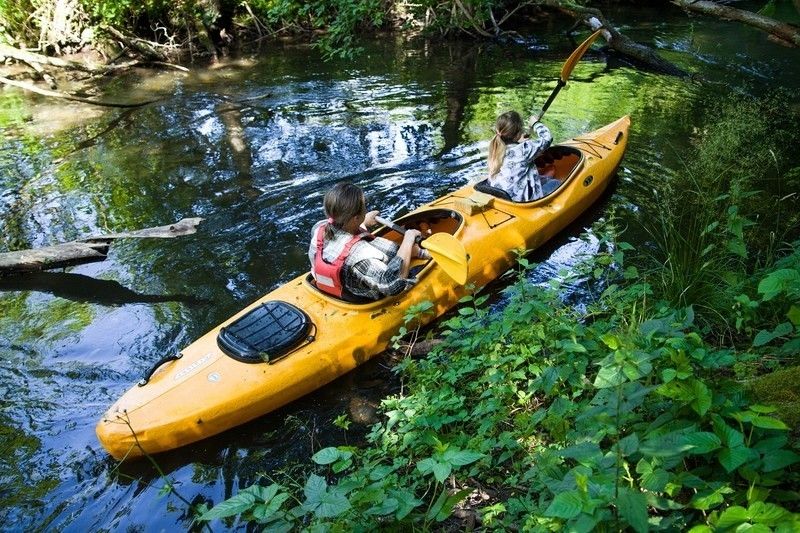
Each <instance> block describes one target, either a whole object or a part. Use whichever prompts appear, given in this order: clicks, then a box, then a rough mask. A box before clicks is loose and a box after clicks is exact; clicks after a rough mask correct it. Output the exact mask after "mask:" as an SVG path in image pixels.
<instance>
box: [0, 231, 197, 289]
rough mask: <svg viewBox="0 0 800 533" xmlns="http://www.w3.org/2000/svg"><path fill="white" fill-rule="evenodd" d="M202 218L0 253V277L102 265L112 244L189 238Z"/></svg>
mask: <svg viewBox="0 0 800 533" xmlns="http://www.w3.org/2000/svg"><path fill="white" fill-rule="evenodd" d="M202 220H203V219H202V218H198V217H195V218H184V219H182V220H180V221H178V222H176V223H174V224H170V225H169V226H159V227H156V228H145V229H140V230H136V231H125V232H121V233H111V234H108V235H97V236H91V237H86V238H84V239H78V240H75V241H70V242H65V243H62V244H56V245H53V246H45V247H43V248H36V249H32V250H19V251H16V252H5V253H0V275H4V274H16V273H23V272H36V271H39V270H47V269H51V268H62V267H66V266H72V265H79V264H82V263H91V262H94V261H102V260H103V259H105V258H106V254H107V253H108V248H109V246H111V243H112V241H114V240H116V239H127V238H139V239H141V238H161V239H167V238H172V237H180V236H183V235H191V234H192V233H195V232H196V231H197V225H198V224H200V222H202Z"/></svg>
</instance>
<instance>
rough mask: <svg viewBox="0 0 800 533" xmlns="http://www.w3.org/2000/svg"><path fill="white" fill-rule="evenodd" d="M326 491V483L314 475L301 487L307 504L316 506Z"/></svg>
mask: <svg viewBox="0 0 800 533" xmlns="http://www.w3.org/2000/svg"><path fill="white" fill-rule="evenodd" d="M327 491H328V483H327V482H326V481H325V479H324V478H321V477H320V476H318V475H316V474H311V475H310V476H308V479H307V480H306V485H305V487H303V494H305V496H306V500H308V502H307V503H309V504H310V505H316V504H318V503H319V502H320V501H322V497H323V496H324V495H325V493H326V492H327Z"/></svg>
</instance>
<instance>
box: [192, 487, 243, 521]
mask: <svg viewBox="0 0 800 533" xmlns="http://www.w3.org/2000/svg"><path fill="white" fill-rule="evenodd" d="M255 503H256V497H255V495H253V494H252V493H250V492H244V491H242V492H240V493H239V494H237V495H235V496H232V497H230V498H228V499H227V500H225V501H223V502H220V503H218V504H217V505H215V506H214V507H212V508H211V510H209V511H206V512H205V513H203V514H202V515H201V516H200V520H216V519H219V518H227V517H229V516H236V515H239V514H242V513H243V512H245V511H247V510H248V509H250V508H251V507H252V506H253V505H254V504H255Z"/></svg>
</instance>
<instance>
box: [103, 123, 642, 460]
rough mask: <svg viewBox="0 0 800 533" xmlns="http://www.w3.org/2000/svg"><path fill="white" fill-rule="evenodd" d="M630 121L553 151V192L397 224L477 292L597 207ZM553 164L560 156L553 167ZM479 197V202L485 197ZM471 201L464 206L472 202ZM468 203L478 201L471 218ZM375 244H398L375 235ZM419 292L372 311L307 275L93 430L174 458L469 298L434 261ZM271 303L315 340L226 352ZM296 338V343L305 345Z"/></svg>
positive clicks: (123, 449)
mask: <svg viewBox="0 0 800 533" xmlns="http://www.w3.org/2000/svg"><path fill="white" fill-rule="evenodd" d="M629 128H630V118H629V117H627V116H625V117H622V118H620V119H618V120H617V121H615V122H613V123H611V124H609V125H607V126H604V127H602V128H600V129H598V130H596V131H594V132H591V133H586V134H582V135H581V136H579V137H576V138H574V139H570V140H567V141H565V142H563V143H561V144H558V145H555V146H554V147H553V149H552V152H548V154H549V155H554V156H555V157H553V161H552V162H547V161H545V162H544V164H547V165H551V167H550V168H553V169H554V172H555V177H556V178H558V179H560V180H562V183H561V184H560V186H559V187H558V188H557V189H556V190H555V191H554V192H553V193H551V194H550V195H548V196H546V197H545V198H541V199H539V200H535V201H533V202H527V203H515V202H512V201H510V200H507V199H503V198H502V197H499V196H497V195H490V196H492V198H491V199H487V198H486V197H485V194H486V193H485V192H483V191H482V189H483V185H485V184H482V183H477V184H469V185H465V186H464V187H462V188H460V189H458V190H456V191H453V192H451V193H448V194H445V195H444V196H442V197H441V198H438V199H436V200H434V201H432V202H430V203H429V204H426V205H424V206H421V207H419V208H417V209H415V210H413V211H411V212H410V213H408V214H407V215H405V216H403V217H400V218H399V219H398V220H396V221H395V223H396V224H398V225H400V226H402V227H404V228H406V229H408V228H414V229H420V230H421V231H423V230H424V231H423V233H424V234H434V233H447V234H449V235H452V236H454V237H456V238H457V239H458V240H459V241H460V243H461V244H462V245H463V246H464V249H465V251H466V254H467V256H468V258H469V259H468V262H467V265H468V269H467V285H471V286H472V287H474V289H473V290H479V289H481V288H482V287H484V286H485V285H487V284H488V283H489V282H491V281H493V280H494V279H496V278H498V277H499V276H500V275H501V274H503V273H504V272H505V271H506V270H508V268H510V267H511V266H513V264H514V261H515V260H516V257H517V255H516V253H515V251H516V250H520V249H521V250H533V249H535V248H537V247H538V246H540V245H541V244H543V243H544V242H546V241H547V240H549V239H551V238H552V237H553V236H555V235H556V234H557V233H558V232H560V231H561V230H562V229H564V228H565V227H566V226H567V225H568V224H570V223H571V222H572V221H573V220H575V219H576V218H577V217H578V216H579V215H580V214H581V213H583V212H584V211H585V210H586V209H587V208H588V207H589V206H590V205H591V204H592V203H594V202H595V201H596V200H597V199H598V198H599V197H600V195H601V194H602V193H603V191H604V190H605V189H606V187H607V186H608V184H609V182H610V181H611V178H612V177H613V175H614V173H615V172H616V170H617V168H618V166H619V164H620V161H621V160H622V157H623V154H624V152H625V148H626V145H627V140H628V130H629ZM558 156H561V157H560V159H559V158H558ZM481 195H484V196H481ZM469 198H473V199H476V200H475V201H474V202H472V203H471V202H470V201H469V200H468V199H469ZM472 204H475V205H477V204H482V205H481V207H480V209H477V208H475V207H474V205H472ZM375 233H376V234H377V235H380V236H383V237H385V238H388V239H392V240H395V241H396V242H399V239H400V238H401V237H400V235H399V234H397V233H395V232H393V231H391V230H389V229H388V228H386V227H382V228H380V229H378V230H377V231H376V232H375ZM411 267H412V269H415V270H417V272H416V279H417V282H416V284H415V285H414V286H413V287H411V288H409V289H408V290H406V291H405V292H403V293H401V294H399V295H395V296H390V297H387V298H384V299H381V300H379V301H376V302H367V303H357V302H345V301H342V300H338V299H336V298H333V297H331V296H328V295H326V294H323V293H321V292H320V291H319V290H318V289H317V288H316V287H315V286H314V285H313V283H312V280H310V279H309V275H308V273H304V274H302V275H300V276H297V277H296V278H295V279H293V280H290V281H288V282H287V283H285V284H284V285H282V286H280V287H278V288H276V289H275V290H273V291H271V292H269V293H268V294H265V295H264V296H262V297H260V298H258V299H257V300H256V301H255V302H253V303H251V304H250V305H248V306H247V307H245V308H244V309H242V310H241V311H240V312H238V313H236V314H235V315H233V316H232V317H230V318H229V319H228V320H226V321H224V322H223V323H222V324H220V325H218V326H216V327H214V328H212V329H211V330H210V331H208V332H207V333H206V334H204V335H203V336H201V337H200V338H198V339H197V340H195V341H194V342H192V343H191V344H189V345H188V346H186V347H185V348H183V349H182V350H181V352H180V353H181V354H182V357H180V358H178V359H175V360H170V361H168V362H166V363H164V364H163V365H161V366H160V367H159V368H157V369H155V371H154V372H153V373H152V376H151V377H150V380H149V382H148V383H147V384H146V385H145V386H142V387H138V386H136V385H134V386H133V387H131V388H130V389H129V390H128V391H127V392H126V393H125V394H123V395H122V396H121V397H120V398H119V399H118V400H117V401H116V402H114V404H113V405H112V406H111V407H110V408H109V409H108V411H107V412H106V413H105V414H104V415H103V417H101V419H100V421H99V422H98V424H97V428H96V431H97V436H98V439H99V440H100V443H101V444H102V446H103V447H104V448H105V449H106V450H107V451H108V452H109V453H110V454H111V455H112V456H113V457H115V458H117V459H121V458H123V457H136V456H141V455H143V454H144V453H145V452H146V453H148V454H152V453H158V452H163V451H167V450H171V449H175V448H178V447H181V446H184V445H187V444H190V443H192V442H197V441H199V440H202V439H204V438H207V437H210V436H212V435H215V434H218V433H221V432H223V431H225V430H228V429H230V428H233V427H235V426H237V425H240V424H243V423H245V422H248V421H250V420H253V419H255V418H258V417H259V416H262V415H264V414H267V413H269V412H271V411H274V410H276V409H278V408H280V407H283V406H284V405H286V404H288V403H290V402H291V401H293V400H296V399H298V398H300V397H301V396H304V395H306V394H308V393H310V392H312V391H314V390H316V389H318V388H319V387H321V386H323V385H325V384H327V383H330V382H331V381H333V380H334V379H336V378H338V377H340V376H342V375H343V374H345V373H347V372H349V371H350V370H352V369H354V368H355V367H356V366H358V365H360V364H362V363H364V362H365V361H367V360H368V359H370V358H371V357H373V356H375V355H376V354H378V353H380V352H382V351H384V350H385V349H386V348H387V347H388V346H389V344H390V342H391V338H392V336H393V335H395V333H396V332H397V331H398V330H399V328H400V327H401V326H402V325H403V324H404V319H405V314H406V311H407V310H408V309H409V308H411V307H412V306H415V305H418V304H420V303H422V302H430V303H431V304H432V306H431V308H430V310H429V311H430V312H429V313H428V314H425V315H424V316H421V317H420V322H421V323H422V324H423V325H424V324H427V323H429V322H431V321H433V320H435V319H436V318H438V317H439V316H441V315H442V314H444V313H445V312H447V311H448V310H449V309H451V308H452V307H454V306H456V305H457V304H458V301H459V300H460V299H461V298H462V297H463V296H465V295H466V294H467V293H468V292H467V291H468V289H467V287H466V286H465V285H459V284H457V283H455V282H454V281H453V280H452V279H451V278H450V277H449V276H448V275H447V274H446V273H445V272H444V271H443V269H442V268H441V267H440V266H439V265H437V264H436V263H435V262H433V261H431V260H415V261H414V262H413V263H412V265H411ZM270 302H278V303H281V302H283V303H285V304H291V305H292V306H294V307H295V308H297V309H299V310H301V311H302V312H303V313H304V314H305V315H306V316H307V317H308V321H309V322H310V324H313V326H314V330H313V331H314V341H313V342H310V343H307V344H305V345H302V344H298V345H296V346H292V347H291V351H290V352H289V353H288V354H286V355H284V356H282V357H279V358H276V359H274V360H270V361H268V362H259V361H257V360H256V361H255V362H243V361H240V360H237V359H235V358H233V357H231V356H229V355H226V354H225V353H224V351H223V349H222V348H221V347H220V345H219V342H220V341H219V336H220V333H221V332H223V331H224V328H230V327H231V325H232V324H234V323H235V322H236V321H237V320H240V319H242V318H243V317H246V316H247V315H248V314H249V313H251V312H253V310H255V309H257V308H259V306H263V305H265V304H268V305H269V303H270ZM301 340H302V339H301Z"/></svg>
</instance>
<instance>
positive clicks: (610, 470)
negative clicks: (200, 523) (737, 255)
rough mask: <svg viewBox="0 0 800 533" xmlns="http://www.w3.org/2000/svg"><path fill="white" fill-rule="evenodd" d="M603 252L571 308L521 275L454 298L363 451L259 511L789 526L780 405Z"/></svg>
mask: <svg viewBox="0 0 800 533" xmlns="http://www.w3.org/2000/svg"><path fill="white" fill-rule="evenodd" d="M609 245H610V249H611V252H609V253H605V254H600V255H599V256H598V257H596V258H594V259H593V260H592V261H591V262H589V263H588V264H587V265H585V267H584V268H583V270H582V272H581V275H583V274H588V275H590V276H591V275H595V274H596V275H597V276H599V277H601V278H602V281H603V282H604V284H605V289H604V290H603V292H602V294H601V295H600V296H599V297H598V298H597V300H596V302H595V303H594V304H593V305H592V306H591V308H590V309H588V310H587V311H585V312H584V314H579V313H578V312H577V311H576V310H575V309H572V308H570V307H568V306H566V305H564V304H562V303H561V300H560V298H559V291H558V289H559V287H558V284H554V285H553V286H552V287H551V288H548V289H542V288H540V287H536V288H534V287H531V286H530V285H528V283H527V282H526V281H524V278H522V277H520V280H519V281H518V282H517V283H516V284H514V285H513V286H512V287H510V288H508V289H507V290H506V292H507V293H508V294H509V296H510V302H509V303H508V305H507V307H506V308H505V309H504V310H503V311H502V312H501V313H498V314H493V315H489V314H488V312H487V311H486V309H485V308H484V307H483V305H484V304H485V302H486V299H485V297H479V298H476V297H474V296H468V297H466V298H465V299H464V302H463V304H464V307H462V308H460V309H459V310H458V312H457V313H456V314H454V315H453V316H452V318H450V319H449V320H447V321H446V322H445V323H444V324H443V325H442V327H443V335H444V336H445V338H446V340H445V342H444V343H442V344H440V345H439V346H437V347H436V348H435V349H434V351H433V352H432V353H431V354H430V355H429V356H428V357H426V358H424V359H421V360H414V359H411V358H406V359H405V360H404V361H403V362H402V363H401V364H400V365H399V366H398V367H397V371H398V372H401V373H402V374H403V375H404V378H405V379H407V380H408V385H407V387H408V391H409V392H408V393H407V394H405V395H402V396H394V397H390V398H387V399H386V400H384V402H383V412H384V417H385V418H384V421H383V422H382V423H380V424H377V425H375V426H374V427H373V428H372V431H371V432H370V434H369V435H368V446H367V447H365V448H362V449H355V448H349V447H338V448H325V449H323V450H320V451H319V452H317V453H316V454H315V455H314V456H313V457H312V460H313V461H314V462H315V463H316V464H317V465H318V468H322V469H323V470H324V471H318V473H316V474H312V475H311V476H310V477H308V479H307V480H306V482H305V485H303V486H302V487H298V489H299V490H291V489H281V490H280V491H279V492H276V493H275V494H284V495H286V497H285V498H284V499H283V501H288V500H289V499H291V498H292V497H293V498H294V499H295V500H296V501H297V502H298V503H297V505H296V506H295V507H293V508H291V509H288V510H286V511H282V512H281V513H280V514H279V515H278V514H274V515H270V516H271V517H278V516H279V518H271V519H272V520H276V521H277V520H281V521H282V522H281V523H283V524H285V525H287V527H290V526H291V527H298V526H300V525H301V524H302V525H303V526H304V527H308V528H310V529H314V528H316V527H322V528H325V529H333V530H373V529H375V528H381V527H387V526H388V525H389V524H392V525H393V526H394V527H397V528H400V529H412V528H420V529H431V528H435V527H436V524H438V523H440V522H442V521H443V520H446V519H447V518H448V517H450V516H451V515H452V512H453V509H454V508H455V506H456V505H458V504H459V502H462V501H463V500H464V498H466V497H467V495H469V494H473V493H474V492H475V491H476V490H477V489H478V488H479V487H480V488H482V489H483V490H485V491H486V492H487V493H489V494H491V495H492V496H491V497H489V499H488V500H480V499H479V500H478V501H480V502H481V503H478V504H473V505H478V508H477V509H476V511H477V512H478V513H479V514H480V515H481V516H482V517H483V519H484V524H485V525H486V526H487V527H492V528H498V529H508V528H510V527H512V526H513V527H519V528H521V529H525V530H575V531H591V530H595V529H598V530H612V529H613V530H620V529H626V528H628V529H630V530H632V531H649V530H684V529H689V528H692V527H693V526H694V529H693V530H695V531H714V530H720V531H723V530H728V529H736V528H742V529H746V528H756V529H762V530H766V529H765V528H769V529H773V530H776V531H790V530H796V528H797V527H800V515H797V514H795V513H793V512H792V509H793V506H794V505H795V504H794V503H793V502H796V501H797V499H798V498H799V497H800V494H798V493H797V490H796V487H797V486H798V485H797V484H798V481H800V479H799V476H798V470H797V465H798V464H800V455H798V453H797V452H796V451H795V450H793V449H792V448H791V447H790V446H789V443H788V442H789V441H788V435H787V425H786V423H785V422H784V421H782V420H781V419H780V418H778V415H779V414H780V411H776V410H775V408H773V407H769V406H766V405H764V404H762V403H754V402H752V401H751V400H749V399H748V396H747V390H746V389H744V388H743V387H741V386H739V385H737V384H736V382H734V381H732V380H730V379H727V378H726V377H725V376H726V375H730V373H731V371H732V370H731V369H732V367H733V366H734V364H735V362H736V361H737V359H738V357H739V355H740V354H738V353H736V352H732V351H731V350H728V349H719V348H717V347H714V346H712V345H709V344H708V343H707V342H706V341H705V340H704V338H703V336H701V335H700V334H699V332H698V328H697V325H696V322H695V321H696V315H695V313H694V311H693V309H692V308H684V309H672V308H669V307H663V306H662V307H650V306H649V304H647V302H648V301H649V296H648V295H649V287H648V286H647V285H646V284H642V283H636V282H635V278H636V276H635V275H633V274H632V273H630V268H631V267H630V266H628V267H626V268H623V266H624V264H625V250H629V249H630V246H629V245H625V244H613V243H609ZM790 263H791V261H789V260H788V259H787V260H786V261H785V262H784V263H783V264H782V265H781V266H780V267H778V268H775V269H773V270H771V271H767V272H764V273H763V274H762V275H761V278H762V279H763V280H767V281H765V282H764V283H763V284H761V288H762V291H761V292H760V293H759V294H760V297H759V298H758V299H756V300H754V301H757V302H758V305H762V304H771V302H773V301H776V300H780V299H781V298H784V297H786V296H788V295H789V294H794V291H795V290H796V286H795V285H794V284H783V283H782V282H781V280H785V279H788V278H787V277H786V276H787V275H786V274H784V273H779V272H781V270H782V269H786V268H788V267H787V265H788V264H790ZM609 266H611V267H612V268H608V267H609ZM522 271H523V272H524V268H523V269H522ZM614 271H616V272H617V276H616V277H613V274H611V275H610V274H609V272H612V273H613V272H614ZM610 276H611V277H610ZM754 298H755V296H754ZM767 348H768V347H764V348H763V349H767ZM750 350H755V351H756V352H755V353H760V352H758V350H759V348H758V347H756V348H750ZM284 490H285V492H284ZM300 492H302V494H301V493H300ZM289 495H291V497H290V496H289ZM273 497H274V495H273ZM234 498H235V497H234ZM247 499H248V500H249V499H250V497H249V496H248V497H247ZM230 501H231V500H228V502H230ZM265 502H266V500H263V501H261V500H259V504H261V505H263V504H264V503H265ZM225 503H226V502H222V503H221V504H219V505H218V506H217V507H219V506H223V505H225ZM244 503H246V502H245V501H244V500H242V501H239V500H236V501H235V502H234V504H236V505H244ZM253 505H255V500H253V503H252V504H251V505H250V507H248V508H247V509H245V510H243V511H241V510H240V512H243V513H244V516H249V514H248V513H251V512H252V508H253ZM217 507H215V508H214V509H212V510H211V511H212V512H214V511H215V509H217ZM233 508H234V505H233V504H230V505H228V506H225V507H221V508H220V510H219V511H217V512H218V513H223V512H225V513H227V512H229V511H230V510H232V509H233ZM276 513H277V511H276ZM220 516H221V514H220ZM262 523H264V522H262Z"/></svg>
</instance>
